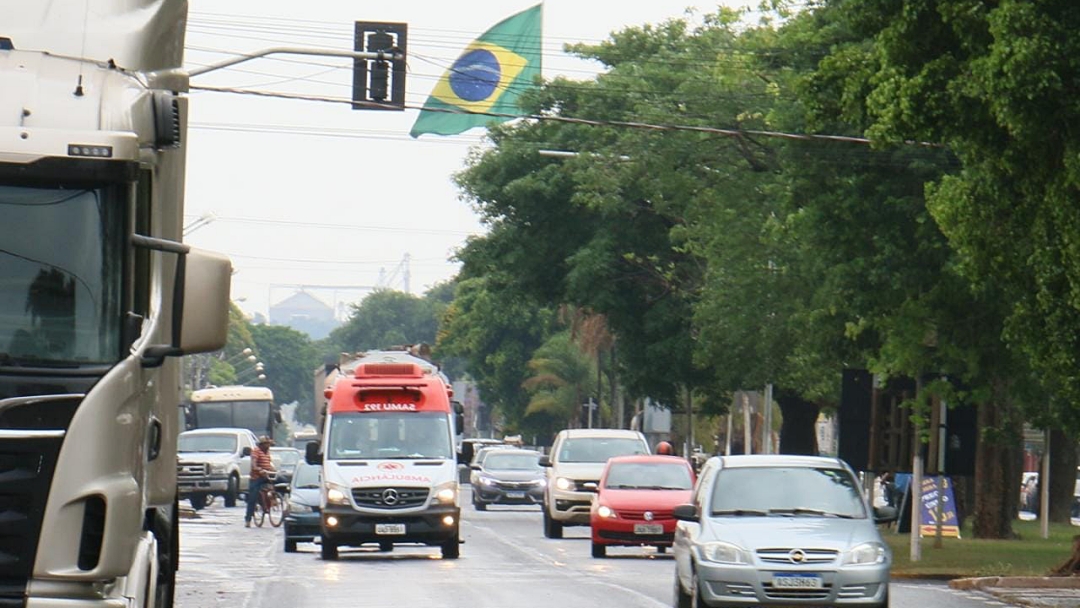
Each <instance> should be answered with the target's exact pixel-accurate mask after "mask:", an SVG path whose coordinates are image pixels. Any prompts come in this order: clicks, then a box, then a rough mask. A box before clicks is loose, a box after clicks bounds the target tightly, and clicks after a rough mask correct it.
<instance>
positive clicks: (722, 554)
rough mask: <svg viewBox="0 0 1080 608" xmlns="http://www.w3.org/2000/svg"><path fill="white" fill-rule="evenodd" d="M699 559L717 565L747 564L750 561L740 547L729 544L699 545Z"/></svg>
mask: <svg viewBox="0 0 1080 608" xmlns="http://www.w3.org/2000/svg"><path fill="white" fill-rule="evenodd" d="M701 558H702V559H704V560H705V561H708V562H716V563H718V564H749V563H750V559H749V557H748V556H747V554H746V551H743V550H742V548H741V547H739V546H737V545H733V544H731V543H724V542H714V543H705V544H703V545H701Z"/></svg>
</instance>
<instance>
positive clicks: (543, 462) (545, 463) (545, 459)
mask: <svg viewBox="0 0 1080 608" xmlns="http://www.w3.org/2000/svg"><path fill="white" fill-rule="evenodd" d="M540 466H542V467H550V466H551V458H550V457H549V456H548V455H547V454H544V455H543V456H541V457H540Z"/></svg>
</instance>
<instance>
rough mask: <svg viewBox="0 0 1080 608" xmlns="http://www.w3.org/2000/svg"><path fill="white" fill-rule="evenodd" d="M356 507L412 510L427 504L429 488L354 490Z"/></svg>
mask: <svg viewBox="0 0 1080 608" xmlns="http://www.w3.org/2000/svg"><path fill="white" fill-rule="evenodd" d="M352 494H353V500H354V501H356V506H358V507H365V508H368V509H410V508H413V507H422V506H424V505H425V504H426V503H427V499H428V489H427V488H354V489H353V492H352Z"/></svg>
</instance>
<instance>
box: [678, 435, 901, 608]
mask: <svg viewBox="0 0 1080 608" xmlns="http://www.w3.org/2000/svg"><path fill="white" fill-rule="evenodd" d="M674 514H675V518H676V519H678V520H679V522H678V525H677V526H676V529H675V539H674V548H673V553H674V555H675V604H676V606H678V607H680V608H688V607H690V606H694V607H699V606H727V605H733V604H738V605H744V604H754V605H765V606H770V605H771V606H785V605H786V606H790V605H792V604H799V605H806V604H812V605H814V606H874V607H882V608H884V607H887V606H888V605H889V568H890V566H891V564H892V554H891V552H890V551H889V546H888V545H887V544H885V541H884V540H882V538H881V535H880V534H879V533H878V528H877V525H876V524H877V523H885V522H887V521H892V520H894V519H896V510H895V509H893V508H892V507H879V508H877V509H872V508H871V507H870V505H869V504H868V503H867V501H866V498H865V497H864V495H863V492H862V488H861V486H860V485H859V482H858V480H857V478H856V477H855V473H854V471H852V470H851V468H850V467H849V466H848V465H846V464H845V463H844V462H843V461H841V460H839V459H836V458H825V457H818V456H785V455H754V456H720V457H714V458H711V459H709V461H708V462H706V463H705V465H704V468H703V469H702V471H701V474H700V476H699V477H698V481H697V484H696V486H695V488H694V494H693V497H692V500H691V502H690V503H687V504H684V505H679V506H677V507H675V511H674Z"/></svg>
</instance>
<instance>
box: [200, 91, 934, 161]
mask: <svg viewBox="0 0 1080 608" xmlns="http://www.w3.org/2000/svg"><path fill="white" fill-rule="evenodd" d="M191 89H192V90H199V91H207V92H213V93H232V94H238V95H254V96H257V97H271V98H277V99H292V100H299V101H318V102H326V103H341V104H349V105H353V104H354V103H355V102H354V101H353V100H352V99H351V98H335V97H322V96H317V95H300V94H290V93H274V92H269V91H250V90H245V89H235V88H230V87H213V86H198V85H192V86H191ZM366 105H369V106H372V107H380V106H385V107H387V108H390V107H391V106H389V105H387V104H378V103H374V102H372V103H368V104H366ZM405 109H409V110H420V109H423V108H422V107H421V106H414V105H409V104H406V105H405ZM424 111H427V112H439V113H443V114H469V115H478V116H490V117H492V118H510V119H515V118H524V119H528V120H535V121H541V122H542V121H547V122H560V123H568V124H576V125H582V126H589V127H618V128H627V129H641V130H646V131H657V132H691V133H704V134H709V135H722V136H725V137H748V136H754V137H771V138H777V139H788V140H799V141H833V142H843V143H855V144H863V145H868V144H871V143H873V142H872V141H871V140H870V139H867V138H865V137H854V136H850V135H823V134H813V133H787V132H783V131H766V130H760V129H729V128H721V127H708V126H697V125H681V124H670V123H668V124H665V123H649V122H640V121H625V120H597V119H589V118H574V117H570V116H554V115H537V114H530V115H519V114H508V113H505V112H477V111H471V110H461V109H448V108H430V109H426V110H424ZM904 143H905V144H908V145H915V146H922V147H931V148H937V147H941V145H940V144H935V143H930V142H913V141H908V142H904Z"/></svg>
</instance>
